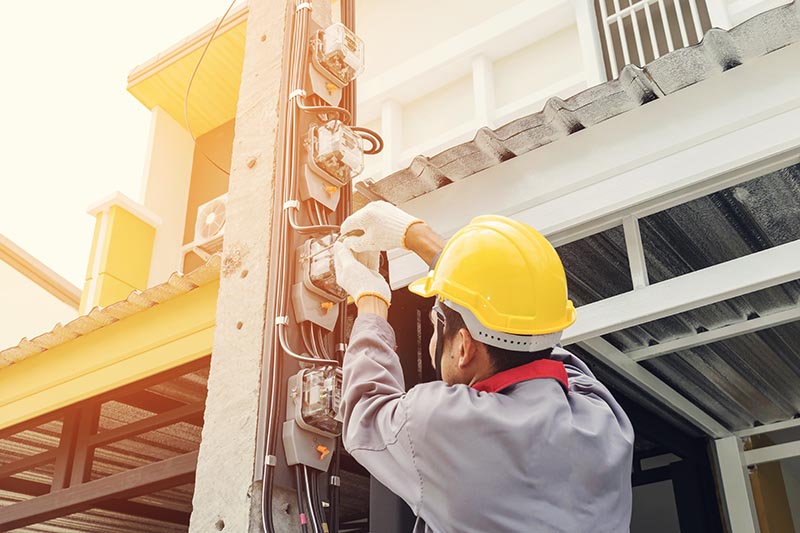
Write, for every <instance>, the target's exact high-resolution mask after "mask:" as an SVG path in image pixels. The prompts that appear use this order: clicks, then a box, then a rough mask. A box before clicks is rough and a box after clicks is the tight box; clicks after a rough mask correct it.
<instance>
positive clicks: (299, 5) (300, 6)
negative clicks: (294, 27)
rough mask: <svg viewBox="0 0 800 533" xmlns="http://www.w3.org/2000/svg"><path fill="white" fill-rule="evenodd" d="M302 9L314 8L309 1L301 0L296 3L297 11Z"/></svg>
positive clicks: (310, 9)
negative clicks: (300, 2)
mask: <svg viewBox="0 0 800 533" xmlns="http://www.w3.org/2000/svg"><path fill="white" fill-rule="evenodd" d="M303 9H308V10H309V11H312V10H313V9H314V6H312V5H311V2H303V3H302V4H297V11H298V12H300V11H302V10H303Z"/></svg>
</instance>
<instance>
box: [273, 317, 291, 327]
mask: <svg viewBox="0 0 800 533" xmlns="http://www.w3.org/2000/svg"><path fill="white" fill-rule="evenodd" d="M288 324H289V317H288V316H276V317H275V325H276V326H287V325H288Z"/></svg>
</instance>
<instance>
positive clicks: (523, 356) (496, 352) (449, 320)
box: [439, 304, 553, 372]
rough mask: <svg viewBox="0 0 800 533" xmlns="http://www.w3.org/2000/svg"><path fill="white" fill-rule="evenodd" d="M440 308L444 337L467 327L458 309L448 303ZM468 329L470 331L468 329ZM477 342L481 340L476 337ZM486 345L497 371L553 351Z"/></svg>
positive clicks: (451, 337)
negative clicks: (509, 348) (521, 350)
mask: <svg viewBox="0 0 800 533" xmlns="http://www.w3.org/2000/svg"><path fill="white" fill-rule="evenodd" d="M439 308H440V309H441V310H442V313H443V314H444V335H443V336H444V339H443V340H452V339H453V337H455V336H456V333H458V330H460V329H462V328H464V329H467V325H466V324H465V323H464V319H463V318H462V317H461V314H460V313H459V312H458V311H454V310H453V309H450V308H449V307H447V304H441V305H439ZM467 331H469V330H468V329H467ZM476 342H480V341H478V340H477V339H476ZM481 344H483V345H484V346H486V351H487V352H488V353H489V359H490V360H491V362H492V367H494V371H495V372H502V371H504V370H509V369H511V368H514V367H517V366H521V365H524V364H527V363H532V362H533V361H538V360H539V359H547V358H548V357H550V356H551V355H552V353H553V349H552V348H547V349H546V350H539V351H538V352H515V351H513V350H506V349H505V348H498V347H497V346H492V345H491V344H486V343H481Z"/></svg>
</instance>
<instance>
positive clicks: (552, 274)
mask: <svg viewBox="0 0 800 533" xmlns="http://www.w3.org/2000/svg"><path fill="white" fill-rule="evenodd" d="M341 234H342V237H341V238H340V242H337V243H336V244H335V246H334V262H335V268H336V276H337V280H338V282H339V284H340V285H341V286H342V287H343V288H344V289H345V290H346V291H347V292H348V293H349V294H350V295H351V296H352V297H353V299H354V300H355V302H356V306H357V307H358V318H357V319H356V321H355V324H354V325H353V330H352V333H351V336H350V344H349V346H348V349H347V352H346V354H345V358H344V382H343V392H342V407H341V409H342V412H343V414H344V428H343V439H344V445H345V448H346V449H347V450H348V452H350V454H351V455H352V456H353V457H354V458H355V459H356V460H357V461H358V462H359V463H361V464H362V465H363V466H364V467H365V468H366V469H367V470H368V471H369V472H370V473H371V474H372V475H373V476H375V478H377V479H378V481H380V482H381V483H383V484H384V485H386V486H387V487H388V488H389V489H390V490H391V491H392V492H394V493H395V494H397V495H398V496H400V497H401V498H402V499H403V500H405V502H406V503H408V505H409V506H410V507H411V509H412V510H413V511H414V514H415V515H416V516H417V523H416V526H415V528H414V531H415V532H428V531H431V532H437V533H449V532H458V533H462V532H470V533H520V532H532V533H539V532H542V533H544V532H566V533H583V532H587V533H588V532H592V533H603V532H623V531H628V530H629V523H630V516H631V463H632V457H633V428H632V426H631V423H630V421H629V420H628V417H627V416H626V415H625V413H624V412H623V410H622V408H621V407H620V406H619V404H618V403H617V402H616V400H615V399H614V398H613V397H612V395H611V394H610V393H609V391H608V389H606V388H605V386H603V385H602V384H601V383H600V382H599V381H598V380H597V379H596V378H595V377H594V375H593V374H592V372H591V371H590V370H589V369H588V368H587V366H586V365H585V364H584V363H583V361H581V360H580V359H578V358H577V357H575V356H574V355H572V354H571V353H569V352H567V351H566V350H564V349H563V348H561V346H560V345H559V344H558V342H559V340H560V338H561V333H562V331H563V330H564V329H565V328H566V327H567V326H569V325H570V324H572V323H573V322H574V321H575V308H574V307H573V305H572V302H571V301H569V300H567V285H566V277H565V275H564V269H563V267H562V265H561V261H560V259H559V257H558V255H557V254H556V251H555V250H554V249H553V247H552V246H551V245H550V243H549V242H547V240H546V239H545V238H544V237H542V235H541V234H539V233H538V232H536V231H535V230H533V229H532V228H530V227H529V226H526V225H525V224H522V223H520V222H516V221H513V220H510V219H508V218H505V217H501V216H482V217H478V218H476V219H474V220H473V221H472V222H471V223H470V224H468V225H467V226H466V227H464V228H463V229H461V230H460V231H459V232H457V233H456V234H455V235H454V236H453V237H452V238H451V239H450V240H449V241H448V242H447V243H446V244H444V243H443V241H442V240H441V239H440V238H439V237H438V236H437V235H436V233H434V232H433V230H432V229H431V228H430V227H429V226H427V225H426V224H425V223H424V222H422V221H421V220H418V219H415V218H414V217H412V216H411V215H409V214H408V213H405V212H404V211H402V210H400V209H399V208H397V207H395V206H393V205H391V204H389V203H386V202H373V203H370V204H368V205H367V206H366V207H364V208H363V209H361V210H360V211H358V212H356V213H355V214H353V215H351V216H350V217H349V218H348V219H347V220H345V222H344V223H343V224H342V227H341ZM400 247H402V248H407V249H409V250H412V251H414V252H415V253H417V255H419V256H420V257H421V258H422V259H423V260H425V261H426V262H428V263H429V264H431V265H432V269H431V271H430V272H429V273H428V275H427V277H425V278H423V279H420V280H418V281H416V282H414V283H412V284H411V285H410V286H409V289H410V290H411V291H412V292H414V293H416V294H419V295H421V296H424V297H435V298H436V300H435V304H434V306H433V311H432V313H431V320H432V321H433V323H434V326H435V327H434V329H435V332H434V335H433V338H432V339H431V343H430V352H431V358H432V361H433V363H434V366H435V368H436V371H437V374H438V375H439V376H440V377H441V379H442V381H435V382H431V383H424V384H420V385H417V386H415V387H413V388H411V389H410V390H408V391H406V390H405V385H404V382H403V373H402V369H401V366H400V361H399V358H398V356H397V354H396V353H395V351H394V348H395V335H394V331H393V330H392V327H391V326H390V325H389V323H388V322H387V321H386V318H387V313H388V307H389V304H390V302H391V292H390V289H389V286H388V284H387V283H386V281H385V280H384V279H383V278H382V277H381V275H380V274H379V273H378V271H377V257H378V255H377V254H378V252H379V250H388V249H392V248H400Z"/></svg>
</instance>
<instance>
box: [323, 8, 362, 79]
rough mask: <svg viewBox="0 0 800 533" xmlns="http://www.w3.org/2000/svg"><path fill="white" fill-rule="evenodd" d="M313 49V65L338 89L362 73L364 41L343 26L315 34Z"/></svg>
mask: <svg viewBox="0 0 800 533" xmlns="http://www.w3.org/2000/svg"><path fill="white" fill-rule="evenodd" d="M313 47H314V56H313V62H314V65H315V66H317V67H318V68H319V69H320V71H321V73H322V75H323V76H325V77H326V78H327V79H328V80H329V81H331V82H332V83H333V84H334V85H336V86H337V87H339V88H341V87H344V86H345V85H347V84H348V83H350V82H351V81H353V80H354V79H355V78H356V77H357V76H358V75H359V74H361V73H362V72H363V71H364V41H362V40H361V39H359V38H358V36H357V35H356V34H355V33H353V32H351V31H350V30H349V29H347V27H346V26H345V25H344V24H341V23H337V24H334V25H332V26H328V27H327V28H326V29H325V30H324V31H322V32H319V33H317V35H316V37H315V40H314V43H313Z"/></svg>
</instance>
